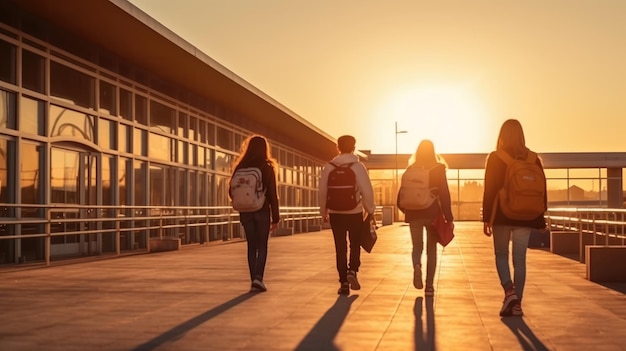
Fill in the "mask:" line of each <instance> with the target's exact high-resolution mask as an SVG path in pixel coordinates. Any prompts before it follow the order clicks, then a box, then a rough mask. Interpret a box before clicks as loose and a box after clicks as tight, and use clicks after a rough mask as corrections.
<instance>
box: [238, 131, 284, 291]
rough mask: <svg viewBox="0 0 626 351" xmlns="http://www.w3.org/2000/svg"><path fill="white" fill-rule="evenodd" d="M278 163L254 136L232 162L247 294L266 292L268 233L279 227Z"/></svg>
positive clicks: (267, 147) (265, 146)
mask: <svg viewBox="0 0 626 351" xmlns="http://www.w3.org/2000/svg"><path fill="white" fill-rule="evenodd" d="M276 167H277V162H276V160H275V159H274V158H272V155H271V149H270V147H269V145H268V142H267V140H266V139H265V138H264V137H262V136H259V135H253V136H250V137H249V138H247V139H246V140H244V141H243V143H242V145H241V152H240V154H239V158H238V159H237V160H236V161H235V162H234V167H233V175H232V177H231V182H230V190H229V196H230V198H231V200H232V204H233V208H234V209H236V210H238V211H239V219H240V221H241V224H242V226H243V228H244V232H245V234H246V239H247V242H248V269H249V271H250V281H251V282H252V286H251V289H250V291H251V292H257V291H267V287H266V285H265V282H264V280H263V274H264V272H265V263H266V261H267V246H268V245H267V244H268V239H269V235H270V232H273V231H275V230H276V228H277V227H278V222H279V219H280V216H279V207H278V194H277V191H276Z"/></svg>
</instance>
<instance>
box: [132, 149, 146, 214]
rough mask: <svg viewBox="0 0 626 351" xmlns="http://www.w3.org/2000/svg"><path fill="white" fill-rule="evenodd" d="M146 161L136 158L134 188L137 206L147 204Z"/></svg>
mask: <svg viewBox="0 0 626 351" xmlns="http://www.w3.org/2000/svg"><path fill="white" fill-rule="evenodd" d="M146 167H147V166H146V162H144V161H140V160H136V161H135V162H134V165H133V173H134V190H135V204H134V205H136V206H145V204H146V184H147V179H146Z"/></svg>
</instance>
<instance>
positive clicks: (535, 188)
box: [496, 150, 546, 221]
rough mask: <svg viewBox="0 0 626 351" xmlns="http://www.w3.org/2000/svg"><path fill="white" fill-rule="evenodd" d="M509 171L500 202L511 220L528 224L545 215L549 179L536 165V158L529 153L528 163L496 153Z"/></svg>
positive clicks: (504, 153) (500, 194) (507, 171)
mask: <svg viewBox="0 0 626 351" xmlns="http://www.w3.org/2000/svg"><path fill="white" fill-rule="evenodd" d="M496 155H497V156H498V157H500V159H501V160H503V161H504V162H505V163H506V165H507V167H506V176H505V178H504V186H503V187H502V189H500V192H499V194H498V198H497V201H499V202H500V208H501V209H502V213H503V214H504V215H505V216H506V217H507V218H510V219H514V220H521V221H529V220H533V219H535V218H537V217H539V216H541V215H543V214H544V213H545V212H546V203H545V191H546V177H545V175H544V173H543V171H542V170H541V167H540V166H539V165H537V154H536V153H534V152H532V151H529V152H528V156H527V157H526V159H525V160H523V159H513V158H512V157H511V156H510V155H509V154H508V153H507V152H505V151H502V150H500V151H496Z"/></svg>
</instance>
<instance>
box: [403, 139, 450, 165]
mask: <svg viewBox="0 0 626 351" xmlns="http://www.w3.org/2000/svg"><path fill="white" fill-rule="evenodd" d="M436 163H441V164H443V165H444V166H446V168H447V164H446V161H445V160H444V159H443V157H441V155H438V154H437V153H436V152H435V145H434V144H433V142H432V141H430V140H428V139H424V140H422V141H421V142H420V143H419V145H418V146H417V150H415V153H414V154H413V155H411V158H409V166H410V165H412V164H418V165H420V166H424V167H426V168H430V167H432V166H434V165H435V164H436Z"/></svg>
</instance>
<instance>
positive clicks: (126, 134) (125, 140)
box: [117, 124, 132, 152]
mask: <svg viewBox="0 0 626 351" xmlns="http://www.w3.org/2000/svg"><path fill="white" fill-rule="evenodd" d="M131 130H132V127H131V126H127V125H126V124H120V129H119V131H118V134H119V136H118V138H117V142H118V150H119V151H122V152H131V147H132V143H131V138H130V131H131Z"/></svg>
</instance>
